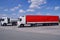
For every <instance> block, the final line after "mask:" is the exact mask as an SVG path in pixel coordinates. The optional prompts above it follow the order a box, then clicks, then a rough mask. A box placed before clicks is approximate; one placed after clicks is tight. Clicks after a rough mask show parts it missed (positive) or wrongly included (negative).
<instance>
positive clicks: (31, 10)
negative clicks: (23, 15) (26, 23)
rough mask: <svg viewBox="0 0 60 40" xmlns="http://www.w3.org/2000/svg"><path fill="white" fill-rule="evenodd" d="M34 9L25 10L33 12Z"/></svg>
mask: <svg viewBox="0 0 60 40" xmlns="http://www.w3.org/2000/svg"><path fill="white" fill-rule="evenodd" d="M34 11H35V10H34V9H27V12H34Z"/></svg>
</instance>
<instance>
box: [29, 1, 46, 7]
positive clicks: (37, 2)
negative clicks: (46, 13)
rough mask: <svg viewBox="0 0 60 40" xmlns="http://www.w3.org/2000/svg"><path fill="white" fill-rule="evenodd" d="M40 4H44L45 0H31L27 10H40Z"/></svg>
mask: <svg viewBox="0 0 60 40" xmlns="http://www.w3.org/2000/svg"><path fill="white" fill-rule="evenodd" d="M42 4H46V0H31V5H30V6H29V8H40V5H42Z"/></svg>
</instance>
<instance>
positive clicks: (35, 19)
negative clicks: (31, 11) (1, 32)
mask: <svg viewBox="0 0 60 40" xmlns="http://www.w3.org/2000/svg"><path fill="white" fill-rule="evenodd" d="M1 25H2V26H7V25H11V26H14V25H16V26H18V27H24V26H41V25H43V26H49V25H50V26H51V25H59V16H53V15H26V16H20V17H19V18H17V20H11V19H10V18H8V17H2V18H1Z"/></svg>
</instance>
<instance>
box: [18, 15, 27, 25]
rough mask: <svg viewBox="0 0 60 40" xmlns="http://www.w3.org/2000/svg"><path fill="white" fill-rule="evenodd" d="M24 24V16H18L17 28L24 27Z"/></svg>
mask: <svg viewBox="0 0 60 40" xmlns="http://www.w3.org/2000/svg"><path fill="white" fill-rule="evenodd" d="M24 24H26V18H25V16H20V17H19V18H18V21H17V26H24Z"/></svg>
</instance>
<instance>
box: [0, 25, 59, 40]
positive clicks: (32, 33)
mask: <svg viewBox="0 0 60 40" xmlns="http://www.w3.org/2000/svg"><path fill="white" fill-rule="evenodd" d="M0 40H60V25H59V26H40V27H24V28H16V27H15V26H14V27H8V26H7V27H2V26H0Z"/></svg>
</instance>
